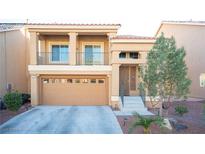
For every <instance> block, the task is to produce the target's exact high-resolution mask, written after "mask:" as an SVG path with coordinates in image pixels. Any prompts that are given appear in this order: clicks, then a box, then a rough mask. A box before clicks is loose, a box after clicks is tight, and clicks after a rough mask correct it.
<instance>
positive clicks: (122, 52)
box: [119, 51, 127, 59]
mask: <svg viewBox="0 0 205 154" xmlns="http://www.w3.org/2000/svg"><path fill="white" fill-rule="evenodd" d="M120 54H125V57H120ZM126 58H127V53H126V52H124V51H121V52H120V53H119V59H126Z"/></svg>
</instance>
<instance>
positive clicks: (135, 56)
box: [130, 52, 139, 59]
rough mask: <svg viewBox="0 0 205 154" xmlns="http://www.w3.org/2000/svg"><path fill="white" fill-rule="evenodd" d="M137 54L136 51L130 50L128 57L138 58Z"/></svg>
mask: <svg viewBox="0 0 205 154" xmlns="http://www.w3.org/2000/svg"><path fill="white" fill-rule="evenodd" d="M138 57H139V54H138V52H130V58H131V59H138Z"/></svg>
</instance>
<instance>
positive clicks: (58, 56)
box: [51, 45, 69, 63]
mask: <svg viewBox="0 0 205 154" xmlns="http://www.w3.org/2000/svg"><path fill="white" fill-rule="evenodd" d="M51 49H52V50H51V62H56V63H68V59H69V54H68V45H52V47H51Z"/></svg>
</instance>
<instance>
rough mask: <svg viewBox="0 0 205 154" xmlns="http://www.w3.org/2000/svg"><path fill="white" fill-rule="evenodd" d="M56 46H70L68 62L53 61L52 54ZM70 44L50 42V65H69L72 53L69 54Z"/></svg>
mask: <svg viewBox="0 0 205 154" xmlns="http://www.w3.org/2000/svg"><path fill="white" fill-rule="evenodd" d="M54 45H58V46H68V51H67V52H68V61H61V60H59V61H53V60H52V54H53V52H52V47H53V46H54ZM69 50H70V49H69V42H49V63H50V64H68V63H69V62H70V55H69V54H70V52H69Z"/></svg>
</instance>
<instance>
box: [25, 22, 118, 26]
mask: <svg viewBox="0 0 205 154" xmlns="http://www.w3.org/2000/svg"><path fill="white" fill-rule="evenodd" d="M25 24H26V25H65V26H121V25H120V24H77V23H58V22H53V23H25Z"/></svg>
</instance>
